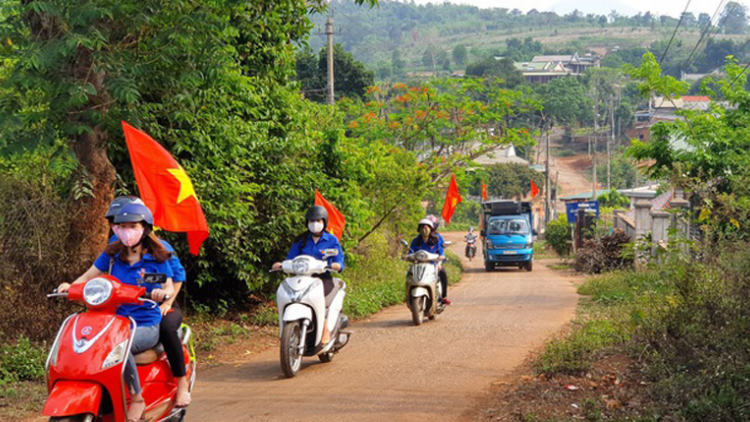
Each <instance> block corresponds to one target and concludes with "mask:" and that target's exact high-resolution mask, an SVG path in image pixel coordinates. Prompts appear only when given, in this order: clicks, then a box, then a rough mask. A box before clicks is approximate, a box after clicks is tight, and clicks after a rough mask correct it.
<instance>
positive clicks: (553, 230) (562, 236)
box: [544, 214, 571, 257]
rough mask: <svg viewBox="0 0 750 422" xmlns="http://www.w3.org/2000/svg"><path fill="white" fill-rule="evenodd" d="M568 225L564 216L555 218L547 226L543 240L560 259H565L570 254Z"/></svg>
mask: <svg viewBox="0 0 750 422" xmlns="http://www.w3.org/2000/svg"><path fill="white" fill-rule="evenodd" d="M570 236H571V235H570V225H569V224H568V219H567V217H566V216H565V215H564V214H561V215H560V216H558V217H557V219H556V220H552V221H550V222H549V224H547V231H546V233H545V234H544V240H545V241H546V242H547V244H548V245H549V246H551V247H552V249H554V251H555V253H557V254H558V255H559V256H561V257H566V256H568V254H569V253H570V243H568V242H570V241H571V237H570Z"/></svg>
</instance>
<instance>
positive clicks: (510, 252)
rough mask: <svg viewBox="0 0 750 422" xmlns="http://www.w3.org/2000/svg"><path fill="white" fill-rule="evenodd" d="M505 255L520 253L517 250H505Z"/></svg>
mask: <svg viewBox="0 0 750 422" xmlns="http://www.w3.org/2000/svg"><path fill="white" fill-rule="evenodd" d="M503 255H518V253H516V251H503Z"/></svg>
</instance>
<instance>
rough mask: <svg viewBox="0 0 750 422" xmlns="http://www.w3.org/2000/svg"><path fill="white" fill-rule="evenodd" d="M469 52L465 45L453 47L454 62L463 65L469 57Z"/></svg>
mask: <svg viewBox="0 0 750 422" xmlns="http://www.w3.org/2000/svg"><path fill="white" fill-rule="evenodd" d="M468 54H469V52H468V50H467V49H466V46H465V45H464V44H459V45H457V46H455V47H453V62H455V63H456V64H457V65H463V64H464V63H465V62H466V58H467V57H468Z"/></svg>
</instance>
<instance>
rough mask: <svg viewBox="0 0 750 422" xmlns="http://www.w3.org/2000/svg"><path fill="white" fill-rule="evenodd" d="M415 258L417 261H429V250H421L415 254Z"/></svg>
mask: <svg viewBox="0 0 750 422" xmlns="http://www.w3.org/2000/svg"><path fill="white" fill-rule="evenodd" d="M414 258H415V259H416V260H417V261H422V262H424V261H427V252H425V251H419V252H417V253H416V254H414Z"/></svg>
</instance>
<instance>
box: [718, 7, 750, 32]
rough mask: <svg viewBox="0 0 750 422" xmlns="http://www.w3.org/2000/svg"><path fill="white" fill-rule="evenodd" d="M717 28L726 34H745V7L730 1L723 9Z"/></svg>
mask: <svg viewBox="0 0 750 422" xmlns="http://www.w3.org/2000/svg"><path fill="white" fill-rule="evenodd" d="M719 27H720V28H722V29H724V31H725V32H726V33H728V34H744V33H746V32H747V7H745V6H744V5H742V4H740V3H738V2H736V1H730V2H729V3H727V5H726V6H725V7H724V11H723V12H722V13H721V19H720V20H719Z"/></svg>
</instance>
